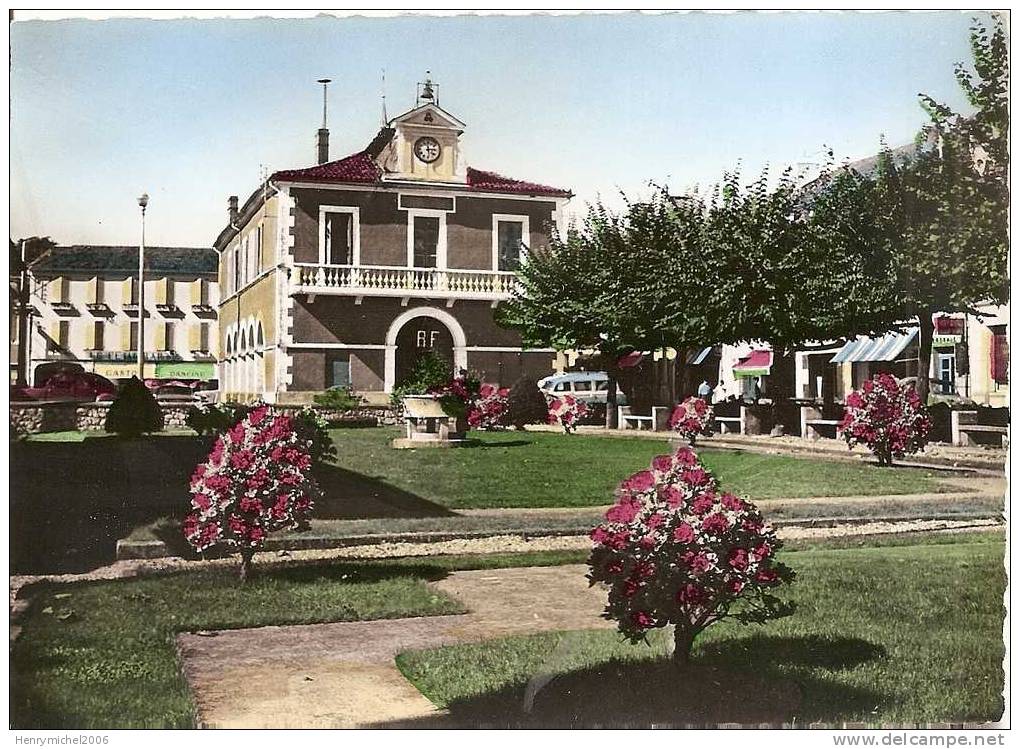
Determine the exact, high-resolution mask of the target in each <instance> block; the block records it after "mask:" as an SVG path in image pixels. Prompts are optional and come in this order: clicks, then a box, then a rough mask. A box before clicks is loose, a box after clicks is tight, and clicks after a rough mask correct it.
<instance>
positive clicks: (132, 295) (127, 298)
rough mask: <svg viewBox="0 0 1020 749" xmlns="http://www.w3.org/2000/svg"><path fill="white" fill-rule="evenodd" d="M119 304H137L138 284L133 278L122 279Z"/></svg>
mask: <svg viewBox="0 0 1020 749" xmlns="http://www.w3.org/2000/svg"><path fill="white" fill-rule="evenodd" d="M121 304H138V284H137V283H136V279H135V278H133V277H131V278H125V279H124V288H123V290H122V291H121Z"/></svg>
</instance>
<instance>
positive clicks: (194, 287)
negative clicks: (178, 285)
mask: <svg viewBox="0 0 1020 749" xmlns="http://www.w3.org/2000/svg"><path fill="white" fill-rule="evenodd" d="M200 304H203V302H202V279H201V278H197V279H195V280H194V281H192V282H191V306H192V307H197V306H198V305H200Z"/></svg>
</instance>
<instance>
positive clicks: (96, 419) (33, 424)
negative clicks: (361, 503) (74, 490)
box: [9, 401, 401, 434]
mask: <svg viewBox="0 0 1020 749" xmlns="http://www.w3.org/2000/svg"><path fill="white" fill-rule="evenodd" d="M190 407H191V406H190V405H189V404H183V403H181V404H176V403H173V404H162V405H161V408H162V409H163V428H164V429H184V428H186V427H187V419H188V409H189V408H190ZM109 409H110V404H109V403H108V402H104V403H78V402H74V401H29V402H25V403H12V404H11V407H10V412H9V413H10V422H11V431H12V432H17V433H18V434H39V433H41V432H70V431H74V430H80V431H86V432H88V431H102V430H103V428H104V426H105V425H106V413H107V411H109ZM317 410H318V411H319V413H320V414H321V415H322V416H323V417H324V418H325V419H326V420H327V421H330V422H333V423H340V424H351V425H365V426H375V425H377V424H386V425H394V424H398V423H401V419H400V414H399V413H397V412H396V411H395V410H394V409H392V408H388V407H382V406H363V407H361V408H357V409H354V410H353V411H339V410H334V409H325V408H320V409H317Z"/></svg>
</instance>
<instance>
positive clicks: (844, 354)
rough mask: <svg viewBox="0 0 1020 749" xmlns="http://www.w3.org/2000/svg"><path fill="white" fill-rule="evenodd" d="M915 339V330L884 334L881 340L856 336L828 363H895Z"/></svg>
mask: <svg viewBox="0 0 1020 749" xmlns="http://www.w3.org/2000/svg"><path fill="white" fill-rule="evenodd" d="M916 338H917V328H912V329H911V330H909V331H907V332H906V333H886V334H885V335H884V336H882V337H881V338H871V337H869V336H866V335H862V336H857V338H856V339H854V340H852V341H850V342H849V343H847V344H846V345H845V346H844V347H843V348H841V349H840V350H839V353H837V354H836V355H835V356H834V357H832V359H830V360H829V361H830V362H831V363H832V364H840V363H842V362H866V361H895V360H896V357H898V356H899V355H900V354H901V353H903V349H905V348H906V347H907V346H909V345H910V344H911V342H913V341H914V339H916Z"/></svg>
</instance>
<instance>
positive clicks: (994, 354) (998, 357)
mask: <svg viewBox="0 0 1020 749" xmlns="http://www.w3.org/2000/svg"><path fill="white" fill-rule="evenodd" d="M991 364H992V379H993V380H994V381H995V382H997V383H999V384H1000V385H1005V384H1006V383H1008V382H1009V342H1008V341H1007V339H1006V335H1005V334H1004V333H995V334H994V335H993V336H992V351H991Z"/></svg>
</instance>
